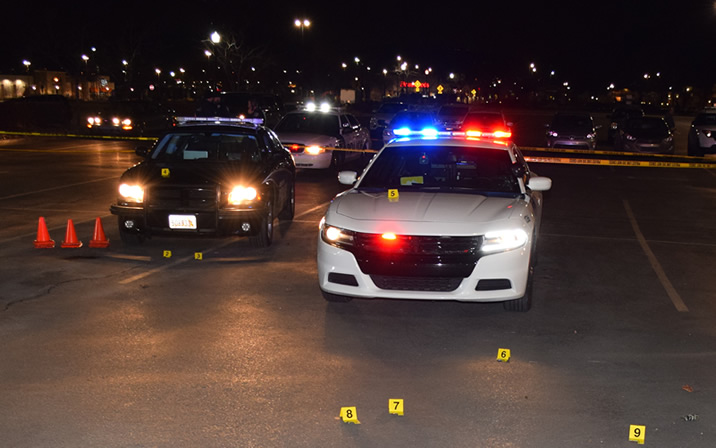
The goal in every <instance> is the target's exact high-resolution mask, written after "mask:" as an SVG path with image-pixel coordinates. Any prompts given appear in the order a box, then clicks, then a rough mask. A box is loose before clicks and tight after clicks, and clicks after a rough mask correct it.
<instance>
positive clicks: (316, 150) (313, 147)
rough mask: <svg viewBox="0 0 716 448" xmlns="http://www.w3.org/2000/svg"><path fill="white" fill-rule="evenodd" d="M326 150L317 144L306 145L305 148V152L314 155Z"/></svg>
mask: <svg viewBox="0 0 716 448" xmlns="http://www.w3.org/2000/svg"><path fill="white" fill-rule="evenodd" d="M325 151H326V149H325V148H323V147H321V146H317V145H311V146H306V149H304V152H306V153H308V154H310V155H312V156H317V155H318V154H321V153H324V152H325Z"/></svg>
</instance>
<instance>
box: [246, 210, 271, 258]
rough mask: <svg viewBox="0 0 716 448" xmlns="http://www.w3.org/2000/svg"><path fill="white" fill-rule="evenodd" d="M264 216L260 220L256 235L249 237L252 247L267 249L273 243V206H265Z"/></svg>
mask: <svg viewBox="0 0 716 448" xmlns="http://www.w3.org/2000/svg"><path fill="white" fill-rule="evenodd" d="M266 208H267V211H266V214H265V215H264V217H263V218H262V219H261V224H260V226H261V228H260V229H259V232H258V233H257V234H256V235H253V236H250V237H249V241H250V243H251V246H253V247H268V246H270V245H271V243H272V242H273V204H272V203H271V202H269V203H268V204H266Z"/></svg>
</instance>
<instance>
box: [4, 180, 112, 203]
mask: <svg viewBox="0 0 716 448" xmlns="http://www.w3.org/2000/svg"><path fill="white" fill-rule="evenodd" d="M116 179H117V177H116V176H114V177H104V178H102V179H95V180H88V181H85V182H76V183H74V184H65V185H59V186H57V187H51V188H45V189H42V190H35V191H28V192H25V193H18V194H11V195H10V196H3V197H1V198H0V201H2V200H3V199H12V198H19V197H22V196H30V195H32V194H37V193H46V192H48V191H54V190H62V189H64V188H70V187H77V186H79V185H86V184H93V183H95V182H105V181H108V180H116Z"/></svg>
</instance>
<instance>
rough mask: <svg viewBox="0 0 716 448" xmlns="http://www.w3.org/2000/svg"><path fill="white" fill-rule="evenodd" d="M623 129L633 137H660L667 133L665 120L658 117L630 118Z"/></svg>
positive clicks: (667, 128)
mask: <svg viewBox="0 0 716 448" xmlns="http://www.w3.org/2000/svg"><path fill="white" fill-rule="evenodd" d="M624 130H625V131H626V132H627V133H629V134H631V135H633V136H635V137H644V138H655V137H658V138H662V137H666V136H668V135H669V127H668V126H667V125H666V122H665V121H664V120H663V119H661V118H658V117H644V118H632V119H631V120H629V121H627V123H626V126H624Z"/></svg>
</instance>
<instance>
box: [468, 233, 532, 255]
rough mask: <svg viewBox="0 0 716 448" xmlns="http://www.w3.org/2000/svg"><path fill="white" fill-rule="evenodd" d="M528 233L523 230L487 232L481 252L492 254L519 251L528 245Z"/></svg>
mask: <svg viewBox="0 0 716 448" xmlns="http://www.w3.org/2000/svg"><path fill="white" fill-rule="evenodd" d="M527 239H528V238H527V232H525V231H524V230H522V229H511V230H498V231H495V232H487V233H486V234H485V237H484V239H483V242H482V247H481V248H480V250H481V251H482V252H483V253H487V254H492V253H495V252H504V251H508V250H513V249H518V248H520V247H522V246H524V245H525V244H526V243H527Z"/></svg>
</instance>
